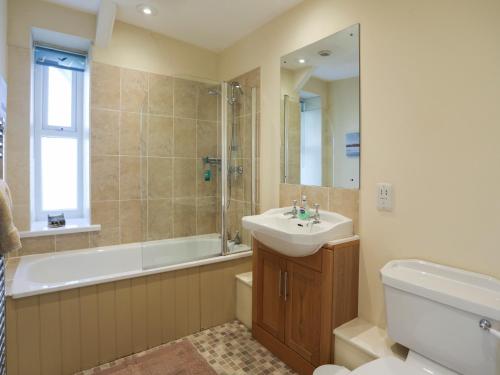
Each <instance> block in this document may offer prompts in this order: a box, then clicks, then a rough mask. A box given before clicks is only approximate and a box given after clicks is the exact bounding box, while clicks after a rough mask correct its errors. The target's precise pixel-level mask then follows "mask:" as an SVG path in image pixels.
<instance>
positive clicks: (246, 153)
mask: <svg viewBox="0 0 500 375" xmlns="http://www.w3.org/2000/svg"><path fill="white" fill-rule="evenodd" d="M240 132H241V139H242V142H241V151H242V155H243V157H244V158H247V159H250V158H251V157H252V115H245V116H244V117H243V118H242V119H241V130H240Z"/></svg>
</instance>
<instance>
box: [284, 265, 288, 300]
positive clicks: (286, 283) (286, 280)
mask: <svg viewBox="0 0 500 375" xmlns="http://www.w3.org/2000/svg"><path fill="white" fill-rule="evenodd" d="M287 296H288V272H287V271H285V293H284V297H285V301H286V298H287Z"/></svg>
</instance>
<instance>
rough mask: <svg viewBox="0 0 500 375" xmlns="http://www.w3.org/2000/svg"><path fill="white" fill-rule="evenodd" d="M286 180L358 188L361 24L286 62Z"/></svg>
mask: <svg viewBox="0 0 500 375" xmlns="http://www.w3.org/2000/svg"><path fill="white" fill-rule="evenodd" d="M281 95H282V101H281V104H282V107H281V108H282V109H281V115H282V116H281V118H282V121H281V122H282V132H281V134H282V142H281V179H282V182H285V183H288V184H301V185H316V186H334V187H338V188H348V189H357V188H359V153H360V137H359V25H354V26H351V27H349V28H347V29H345V30H342V31H340V32H338V33H336V34H334V35H331V36H329V37H327V38H325V39H322V40H320V41H318V42H316V43H313V44H310V45H308V46H306V47H304V48H301V49H299V50H297V51H295V52H292V53H290V54H288V55H286V56H283V57H282V58H281Z"/></svg>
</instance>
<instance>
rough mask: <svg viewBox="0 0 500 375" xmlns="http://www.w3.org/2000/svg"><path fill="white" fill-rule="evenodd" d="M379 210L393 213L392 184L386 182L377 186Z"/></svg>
mask: <svg viewBox="0 0 500 375" xmlns="http://www.w3.org/2000/svg"><path fill="white" fill-rule="evenodd" d="M377 209H378V210H380V211H392V184H389V183H386V182H381V183H378V184H377Z"/></svg>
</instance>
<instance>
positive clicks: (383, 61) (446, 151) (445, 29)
mask: <svg viewBox="0 0 500 375" xmlns="http://www.w3.org/2000/svg"><path fill="white" fill-rule="evenodd" d="M499 13H500V2H499V1H498V0H477V1H472V0H442V1H433V0H423V1H409V0H403V1H401V0H383V1H371V0H308V1H305V2H303V3H302V4H301V5H299V6H297V7H296V8H294V9H292V10H291V11H289V12H288V13H286V14H284V15H283V16H281V17H279V18H277V19H275V20H274V21H272V22H271V23H269V24H267V25H265V26H264V27H262V28H261V29H259V30H257V31H256V32H254V33H252V34H251V35H250V36H248V37H247V38H245V39H244V40H241V41H240V42H238V43H236V44H235V45H234V46H232V47H231V48H229V49H227V50H226V51H224V52H223V53H222V56H221V61H220V75H221V77H222V78H229V77H233V76H236V75H238V74H239V73H240V72H244V71H248V70H250V69H252V68H255V67H257V66H260V67H261V74H262V75H261V77H262V88H261V90H262V91H261V92H262V107H261V121H262V133H261V134H262V138H261V139H262V141H261V155H262V160H263V161H265V163H266V168H261V171H262V172H261V189H262V190H261V191H262V208H263V209H267V208H270V207H275V206H277V205H278V203H279V199H278V195H279V178H280V169H279V168H280V162H279V160H280V158H279V156H280V155H279V152H280V148H279V147H276V139H279V130H280V126H279V122H280V56H282V55H285V54H287V53H289V52H291V51H294V50H296V49H298V48H301V47H303V46H305V45H307V44H309V43H312V42H314V41H316V40H318V39H321V38H324V37H326V36H328V35H330V34H332V33H335V32H336V31H339V30H342V29H344V28H345V27H348V26H350V25H352V24H355V23H358V22H359V23H360V24H361V108H362V109H361V133H362V143H363V151H362V156H361V192H360V194H361V195H360V215H361V216H360V233H361V253H362V254H361V264H360V271H361V272H360V274H361V276H360V291H361V293H360V300H359V306H360V315H361V316H362V317H364V318H366V319H368V320H370V321H372V322H375V323H378V324H381V325H383V324H384V308H383V306H384V301H383V289H382V286H381V284H380V279H379V269H380V268H381V267H382V266H383V265H384V264H385V263H386V262H387V261H389V260H390V259H394V258H422V259H428V260H431V261H435V262H440V263H445V264H449V265H452V266H456V267H461V268H464V269H468V270H472V271H477V272H483V273H486V274H490V275H493V276H496V277H500V267H499V266H498V265H499V264H500V245H499V244H500V230H499V228H500V199H499V198H498V194H499V191H500V168H498V165H500V152H499V151H498V149H499V148H498V139H499V138H500V127H499V126H498V124H499V123H500V105H498V98H499V97H500V23H499V22H498V19H497V18H498V14H499ZM381 181H384V182H391V183H392V184H393V185H394V211H393V212H390V213H382V212H379V211H377V210H376V208H375V199H374V196H375V184H376V183H377V182H381Z"/></svg>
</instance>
